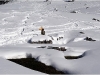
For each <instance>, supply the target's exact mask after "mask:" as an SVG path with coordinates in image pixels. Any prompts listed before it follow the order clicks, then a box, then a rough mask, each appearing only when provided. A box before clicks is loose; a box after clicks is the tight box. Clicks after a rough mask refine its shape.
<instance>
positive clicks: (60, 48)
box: [47, 46, 67, 51]
mask: <svg viewBox="0 0 100 75" xmlns="http://www.w3.org/2000/svg"><path fill="white" fill-rule="evenodd" d="M47 49H55V50H59V51H66V50H67V49H65V47H52V46H48V48H47Z"/></svg>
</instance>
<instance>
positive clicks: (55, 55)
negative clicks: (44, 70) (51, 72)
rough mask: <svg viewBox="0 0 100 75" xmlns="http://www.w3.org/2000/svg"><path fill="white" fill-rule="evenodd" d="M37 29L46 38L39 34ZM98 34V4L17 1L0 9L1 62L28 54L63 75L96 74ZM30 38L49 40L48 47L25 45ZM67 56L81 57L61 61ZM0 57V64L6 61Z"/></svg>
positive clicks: (99, 2)
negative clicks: (61, 48) (67, 74)
mask: <svg viewBox="0 0 100 75" xmlns="http://www.w3.org/2000/svg"><path fill="white" fill-rule="evenodd" d="M41 26H42V27H43V28H44V30H45V32H46V35H43V36H42V35H41V34H40V33H41V32H40V30H39V28H40V27H41ZM99 34H100V1H90V0H89V2H88V1H78V0H77V1H75V2H64V1H63V0H62V1H61V0H60V1H54V0H52V1H51V2H50V1H48V2H44V0H42V1H36V0H34V1H27V0H23V1H21V0H18V1H14V2H10V3H8V4H5V5H1V6H0V57H2V58H5V59H9V58H12V59H16V58H27V57H28V55H31V56H32V57H33V58H36V59H37V60H38V61H40V62H42V63H45V64H46V65H51V66H53V67H55V68H56V69H57V70H60V71H63V72H65V73H67V72H69V73H70V74H99V73H100V71H99V69H100V65H99V63H100V60H99V58H100V55H99V53H100V50H99V49H100V46H99V44H100V35H99ZM30 39H31V41H41V40H42V41H43V40H51V41H52V44H29V43H28V41H29V40H30ZM51 46H52V47H64V48H65V49H66V51H58V50H54V49H49V47H51ZM41 47H44V48H41ZM70 56H72V57H78V56H82V57H81V58H79V59H74V60H68V59H65V57H70ZM2 58H0V61H2V60H4V61H2V62H5V63H6V62H8V61H6V60H5V59H2ZM9 64H14V63H9ZM3 66H5V65H3ZM15 67H16V65H15ZM11 69H12V68H11ZM4 70H6V69H5V68H4ZM15 70H16V69H15ZM21 70H22V69H21ZM31 71H32V70H27V71H26V72H30V73H31ZM33 72H34V71H33ZM0 73H1V74H2V73H3V69H2V72H1V71H0ZM7 73H12V72H10V71H7ZM14 73H18V72H16V71H14ZM19 73H22V72H19ZM34 73H35V72H34Z"/></svg>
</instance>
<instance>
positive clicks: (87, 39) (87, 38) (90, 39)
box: [84, 37, 96, 41]
mask: <svg viewBox="0 0 100 75" xmlns="http://www.w3.org/2000/svg"><path fill="white" fill-rule="evenodd" d="M84 40H86V41H96V40H94V39H92V38H89V37H86V38H85V39H84Z"/></svg>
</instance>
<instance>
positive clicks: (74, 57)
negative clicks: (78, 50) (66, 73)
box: [65, 53, 85, 59]
mask: <svg viewBox="0 0 100 75" xmlns="http://www.w3.org/2000/svg"><path fill="white" fill-rule="evenodd" d="M84 56H85V53H83V54H82V55H80V56H65V58H66V59H79V58H82V57H84Z"/></svg>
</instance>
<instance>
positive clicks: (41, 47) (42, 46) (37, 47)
mask: <svg viewBox="0 0 100 75" xmlns="http://www.w3.org/2000/svg"><path fill="white" fill-rule="evenodd" d="M37 48H46V46H41V47H37Z"/></svg>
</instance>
